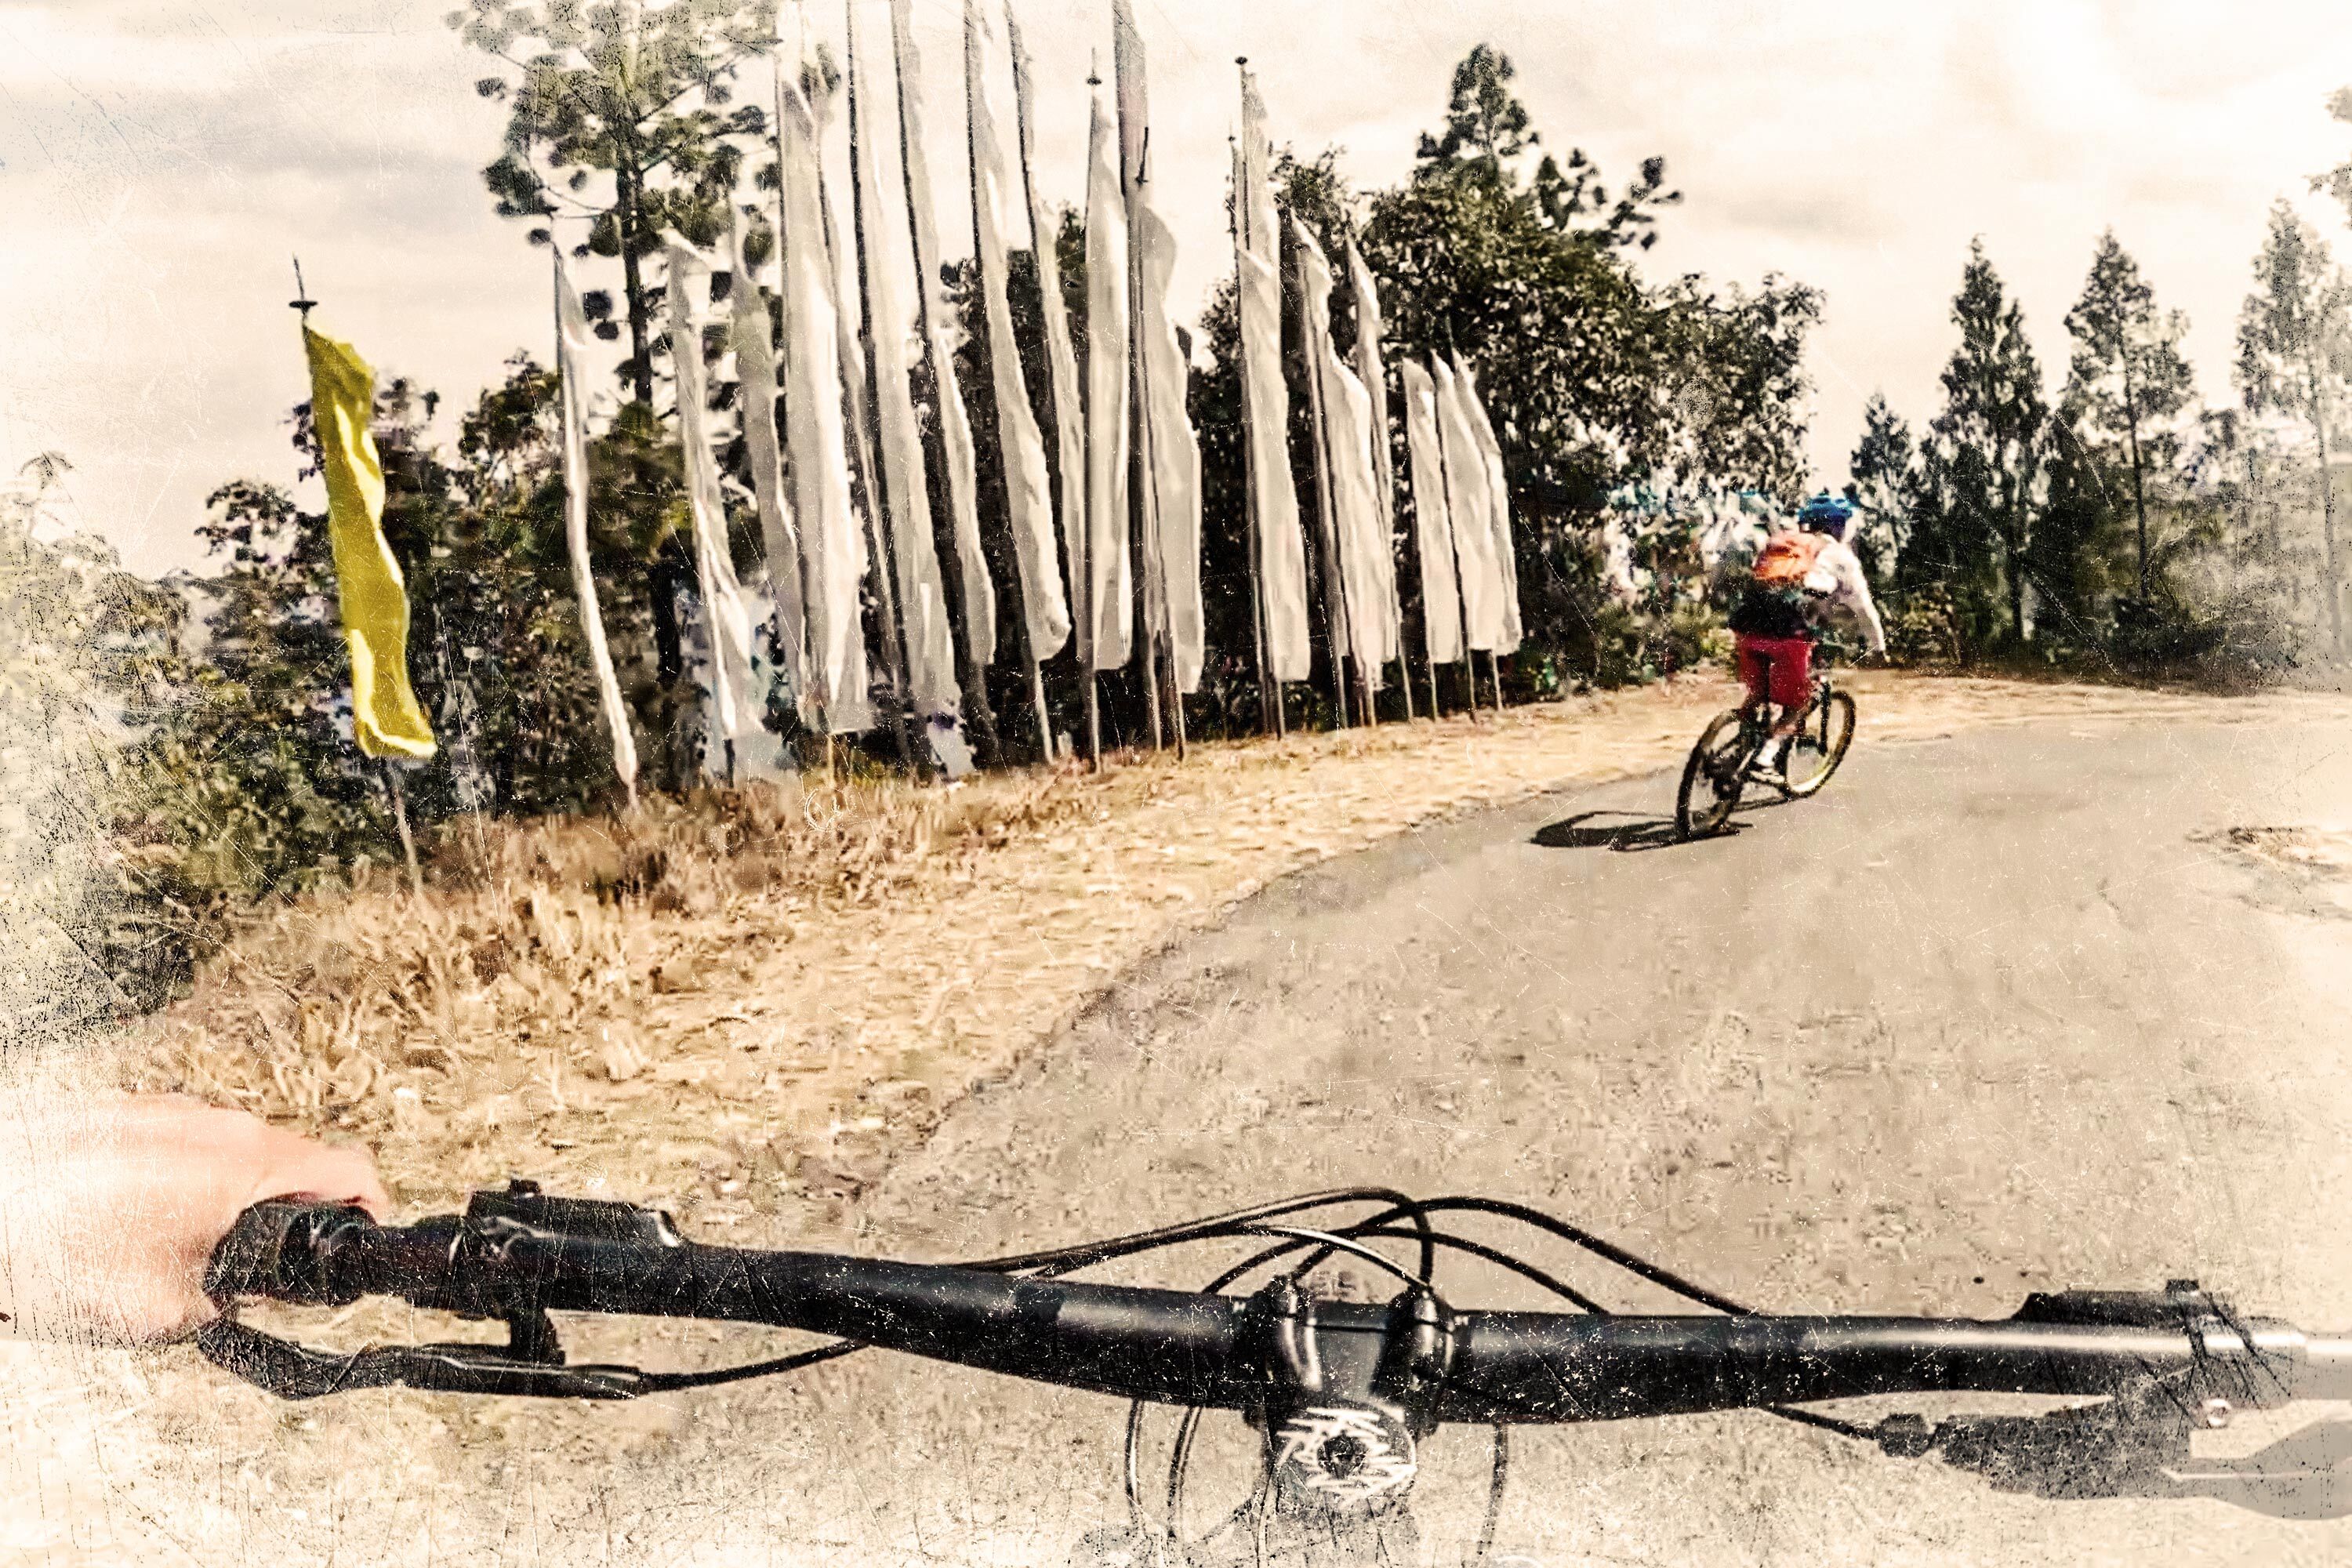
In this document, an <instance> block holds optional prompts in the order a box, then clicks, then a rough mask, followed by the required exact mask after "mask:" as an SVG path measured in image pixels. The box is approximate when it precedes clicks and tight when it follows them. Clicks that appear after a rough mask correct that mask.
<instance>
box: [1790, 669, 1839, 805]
mask: <svg viewBox="0 0 2352 1568" xmlns="http://www.w3.org/2000/svg"><path fill="white" fill-rule="evenodd" d="M1851 745H1853V698H1851V697H1849V696H1847V695H1846V694H1845V693H1844V692H1843V691H1832V692H1831V693H1830V694H1829V695H1828V696H1827V697H1826V698H1824V699H1823V700H1821V701H1820V702H1817V703H1815V704H1814V705H1813V710H1812V711H1811V712H1810V713H1808V714H1806V715H1805V725H1804V728H1803V729H1801V730H1800V731H1797V736H1796V739H1795V740H1794V741H1793V742H1790V747H1789V766H1788V775H1789V793H1790V795H1795V796H1796V797H1798V798H1799V799H1802V798H1803V797H1805V796H1806V795H1816V794H1819V793H1820V791H1821V787H1822V785H1823V784H1827V783H1829V782H1830V775H1831V774H1832V773H1835V772H1837V770H1838V764H1839V763H1842V762H1843V761H1845V751H1846V748H1847V747H1848V746H1851Z"/></svg>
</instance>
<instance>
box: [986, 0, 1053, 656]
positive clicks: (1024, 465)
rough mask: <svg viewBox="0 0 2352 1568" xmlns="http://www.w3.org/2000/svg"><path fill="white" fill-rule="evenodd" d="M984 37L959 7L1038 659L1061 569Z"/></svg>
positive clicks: (1001, 439) (1026, 610)
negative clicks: (1017, 330) (1023, 336)
mask: <svg viewBox="0 0 2352 1568" xmlns="http://www.w3.org/2000/svg"><path fill="white" fill-rule="evenodd" d="M987 36H988V24H987V21H986V20H985V19H984V18H983V17H982V15H981V11H980V0H964V7H963V58H964V94H965V100H966V102H967V103H968V104H969V105H970V108H971V164H972V191H971V198H972V230H973V237H974V240H975V244H974V247H973V248H974V249H975V251H976V252H977V253H978V256H979V260H980V285H981V294H982V300H983V301H984V305H985V310H986V312H987V317H988V360H989V372H990V379H991V380H992V383H993V384H994V388H995V392H996V434H997V442H998V447H999V449H1000V450H1001V451H1002V452H1003V459H1004V496H1005V511H1006V514H1007V516H1006V521H1008V522H1009V523H1010V525H1011V527H1012V531H1013V554H1014V556H1015V558H1016V559H1017V560H1018V561H1019V563H1020V565H1021V609H1022V619H1023V620H1024V623H1025V624H1026V625H1027V626H1028V630H1029V651H1030V653H1031V655H1032V656H1033V657H1034V658H1037V659H1039V660H1041V661H1042V660H1044V659H1046V658H1051V657H1052V656H1053V655H1055V654H1056V653H1058V652H1060V651H1061V647H1062V645H1063V644H1064V643H1066V642H1067V641H1069V639H1070V613H1069V610H1068V607H1067V606H1066V605H1064V603H1063V602H1062V563H1061V560H1060V552H1059V548H1058V546H1057V544H1056V542H1055V538H1054V494H1053V488H1052V487H1053V480H1052V478H1051V476H1050V475H1048V474H1047V472H1046V471H1045V439H1044V437H1042V436H1040V435H1039V434H1038V431H1037V416H1036V415H1035V414H1034V412H1033V411H1032V410H1031V408H1030V406H1029V384H1028V382H1027V380H1026V378H1025V377H1024V376H1023V374H1022V373H1021V345H1020V344H1019V342H1016V341H1015V340H1014V338H1013V310H1012V306H1011V305H1010V303H1009V302H1008V301H1007V300H1006V299H1005V293H1004V285H1005V277H1006V264H1005V258H1004V185H1005V172H1004V147H1003V142H1001V141H1000V140H999V138H998V136H997V133H996V115H995V111H994V110H992V108H991V107H990V105H989V92H988V75H987V71H986V68H985V67H986V55H985V53H984V50H983V47H982V46H983V45H984V44H985V42H986V40H987Z"/></svg>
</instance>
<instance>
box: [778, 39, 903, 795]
mask: <svg viewBox="0 0 2352 1568" xmlns="http://www.w3.org/2000/svg"><path fill="white" fill-rule="evenodd" d="M803 15H805V14H804V13H803ZM803 60H804V62H805V56H804V57H803ZM803 70H804V71H811V67H810V65H809V64H807V63H804V64H803ZM811 74H812V85H813V86H814V72H813V71H811ZM811 107H812V108H813V109H814V110H815V111H816V123H817V135H816V145H817V147H818V149H819V156H818V161H817V172H816V188H817V205H818V206H819V207H820V208H821V209H822V210H823V212H824V249H825V256H826V258H827V259H828V261H829V262H830V264H831V269H832V280H833V303H834V320H835V323H836V325H835V334H834V335H835V342H836V343H837V344H838V345H839V347H840V360H841V390H842V396H843V398H844V399H845V402H846V405H847V415H846V417H845V435H846V439H847V444H848V448H849V456H850V459H851V462H852V464H853V466H854V467H855V468H856V474H857V489H858V495H857V496H856V498H855V499H856V500H861V501H863V502H864V505H863V508H862V509H861V510H862V515H863V518H864V522H865V532H866V555H867V558H868V559H869V560H870V561H872V562H873V563H875V565H874V576H873V583H874V599H875V607H876V608H877V610H878V611H879V612H880V614H879V616H878V617H877V618H878V619H879V620H880V622H881V631H882V668H883V670H884V673H885V674H886V675H887V678H888V680H889V690H890V733H891V738H892V740H893V741H894V742H896V747H897V750H898V761H899V762H900V763H903V764H904V765H905V766H906V767H908V769H912V768H913V767H914V766H915V765H916V763H915V752H914V747H913V745H912V744H911V742H909V741H908V737H907V709H908V704H909V702H910V700H911V698H910V696H909V689H908V679H907V635H906V630H905V627H904V625H903V623H902V622H901V620H900V617H899V609H898V588H897V578H896V576H895V575H894V574H893V573H892V571H891V565H890V563H891V561H892V558H893V552H892V550H891V548H890V537H889V529H888V527H887V524H886V523H885V522H884V521H883V517H882V502H881V500H880V490H879V489H878V486H879V483H880V480H879V478H878V476H877V474H876V472H875V456H874V447H875V446H876V444H877V443H876V441H875V438H874V429H875V425H874V406H873V401H872V395H871V387H870V386H869V384H868V382H867V377H866V355H865V353H864V351H863V349H862V348H861V346H860V345H861V343H862V342H863V335H862V333H861V331H860V329H861V327H862V326H863V318H864V310H865V299H864V290H863V289H861V288H860V287H859V281H858V274H857V269H856V258H853V257H852V256H851V255H850V254H849V252H848V250H847V248H846V247H844V246H843V244H842V242H841V232H840V231H841V225H840V224H839V223H838V222H837V221H835V212H834V209H835V195H834V192H833V188H832V184H831V183H830V182H829V181H827V180H826V178H825V174H824V157H823V151H822V150H823V148H824V143H825V131H826V125H827V123H828V118H829V114H830V110H831V100H830V99H829V98H828V97H826V96H825V95H824V94H823V93H819V94H818V95H817V97H816V99H815V100H814V102H813V103H812V105H811ZM851 136H852V138H853V143H852V145H853V153H852V156H853V158H854V157H855V152H854V147H855V137H856V128H855V127H854V126H853V127H852V128H851ZM778 138H779V140H778V143H777V145H778V149H779V166H780V167H781V163H782V120H781V117H779V122H778ZM778 189H779V195H781V194H782V182H781V181H779V182H778ZM829 761H830V758H829V757H828V762H829Z"/></svg>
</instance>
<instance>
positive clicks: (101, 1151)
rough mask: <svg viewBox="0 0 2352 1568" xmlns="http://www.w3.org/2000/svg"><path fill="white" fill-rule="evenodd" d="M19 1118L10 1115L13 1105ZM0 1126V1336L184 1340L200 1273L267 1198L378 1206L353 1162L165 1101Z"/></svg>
mask: <svg viewBox="0 0 2352 1568" xmlns="http://www.w3.org/2000/svg"><path fill="white" fill-rule="evenodd" d="M20 1103H21V1102H20ZM16 1109H17V1108H16V1107H13V1106H12V1107H10V1108H9V1110H10V1111H11V1112H12V1114H10V1115H8V1116H6V1117H5V1119H0V1313H5V1318H6V1321H5V1322H0V1333H10V1334H15V1335H17V1336H20V1337H23V1338H27V1339H72V1340H79V1341H82V1342H98V1343H104V1344H152V1343H159V1342H165V1341H170V1340H175V1339H181V1338H184V1337H185V1336H186V1335H188V1334H191V1333H193V1332H194V1331H196V1330H197V1329H199V1328H201V1327H203V1326H204V1325H205V1323H206V1322H208V1321H211V1320H212V1319H213V1318H214V1317H215V1316H216V1315H217V1311H216V1309H215V1307H214V1306H213V1304H212V1302H211V1301H210V1300H207V1299H206V1298H205V1291H204V1277H205V1266H206V1265H207V1264H208V1263H209V1262H210V1261H211V1258H212V1254H213V1249H214V1248H215V1247H217V1246H219V1245H220V1241H221V1238H222V1237H225V1236H226V1235H227V1234H228V1231H229V1227H230V1226H232V1225H234V1224H235V1223H236V1216H237V1215H240V1214H242V1213H243V1212H244V1211H245V1210H246V1209H247V1207H248V1206H250V1205H254V1204H257V1203H260V1202H263V1201H264V1200H266V1199H269V1198H300V1199H304V1200H307V1201H314V1202H320V1203H349V1204H357V1205H360V1206H362V1208H364V1209H366V1210H367V1211H368V1212H369V1213H370V1214H372V1215H375V1216H376V1217H378V1218H382V1217H383V1216H384V1215H386V1214H387V1213H389V1212H390V1210H391V1207H392V1199H391V1196H390V1195H389V1194H387V1193H386V1192H385V1191H384V1188H383V1182H382V1180H380V1179H379V1178H378V1177H377V1175H376V1171H375V1163H374V1161H373V1159H371V1158H370V1157H369V1156H368V1154H367V1153H366V1152H363V1151H361V1150H356V1149H336V1148H330V1147H329V1146H328V1145H326V1144H324V1143H320V1142H316V1141H314V1140H312V1139H309V1138H305V1137H302V1136H301V1135H299V1133H294V1132H289V1131H284V1130H282V1129H280V1128H275V1127H271V1126H269V1125H268V1123H266V1122H264V1121H260V1120H258V1119H257V1118H255V1117H252V1116H248V1115H247V1114H246V1113H245V1112H244V1111H241V1110H219V1109H216V1108H215V1107H213V1106H208V1105H205V1104H204V1103H202V1102H201V1101H198V1100H188V1099H184V1098H183V1097H181V1096H178V1095H141V1096H114V1097H107V1098H101V1099H97V1100H84V1099H79V1098H77V1099H75V1100H69V1101H68V1100H59V1101H58V1102H56V1103H53V1104H49V1105H47V1106H38V1107H33V1108H29V1109H26V1110H24V1111H23V1113H21V1114H13V1112H15V1111H16Z"/></svg>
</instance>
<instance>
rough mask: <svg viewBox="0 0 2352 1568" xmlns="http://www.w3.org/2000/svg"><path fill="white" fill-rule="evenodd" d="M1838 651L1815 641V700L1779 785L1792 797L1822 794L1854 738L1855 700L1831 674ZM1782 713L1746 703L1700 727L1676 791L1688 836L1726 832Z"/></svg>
mask: <svg viewBox="0 0 2352 1568" xmlns="http://www.w3.org/2000/svg"><path fill="white" fill-rule="evenodd" d="M1837 651H1838V650H1837V648H1836V646H1835V645H1834V644H1832V643H1830V642H1827V641H1823V642H1821V643H1818V644H1816V645H1815V647H1814V650H1813V695H1812V700H1811V701H1810V702H1808V703H1807V704H1806V705H1805V709H1804V712H1803V715H1802V717H1801V719H1800V720H1799V721H1798V725H1797V732H1796V734H1795V735H1794V736H1793V737H1791V738H1790V744H1789V752H1788V760H1787V762H1786V763H1784V764H1783V766H1782V768H1781V776H1780V782H1778V783H1777V784H1774V785H1773V786H1772V787H1774V788H1777V789H1778V790H1779V791H1780V795H1781V796H1782V798H1784V799H1789V800H1802V799H1804V798H1805V797H1806V796H1808V795H1818V794H1820V793H1821V789H1822V785H1823V784H1828V783H1829V782H1830V775H1831V774H1832V773H1835V772H1837V770H1838V764H1839V763H1842V762H1843V761H1845V753H1846V750H1847V748H1848V747H1850V746H1852V745H1853V721H1854V709H1853V696H1852V695H1851V694H1850V693H1847V692H1844V691H1841V690H1839V689H1837V687H1836V685H1835V684H1834V683H1833V682H1832V680H1831V679H1830V668H1829V667H1830V665H1831V663H1832V659H1833V657H1834V655H1835V653H1836V652H1837ZM1777 711H1778V710H1776V709H1775V708H1774V707H1773V705H1772V704H1771V703H1769V702H1762V701H1759V702H1746V703H1742V704H1741V705H1740V706H1738V707H1737V708H1732V709H1727V710H1725V711H1723V712H1721V713H1718V714H1717V715H1716V716H1715V718H1714V719H1713V720H1712V721H1709V722H1708V724H1707V727H1706V729H1705V730H1703V731H1700V733H1699V738H1698V744H1696V745H1695V746H1693V747H1692V748H1691V753H1690V760H1689V761H1688V762H1686V763H1684V764H1683V781H1682V787H1681V789H1680V790H1679V791H1677V792H1676V794H1675V829H1676V831H1678V832H1679V833H1680V834H1681V835H1682V836H1683V837H1685V838H1701V837H1706V835H1708V834H1710V833H1717V832H1720V831H1722V829H1723V826H1724V824H1725V823H1727V822H1728V821H1730V820H1731V814H1732V813H1733V812H1734V811H1736V810H1738V807H1739V800H1740V796H1741V795H1743V794H1745V793H1746V791H1747V788H1748V784H1751V783H1755V782H1758V781H1757V779H1756V764H1757V763H1758V762H1759V760H1761V759H1762V757H1763V755H1764V753H1765V752H1766V750H1767V748H1769V746H1770V745H1771V744H1772V726H1773V722H1774V717H1775V714H1776V712H1777Z"/></svg>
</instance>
